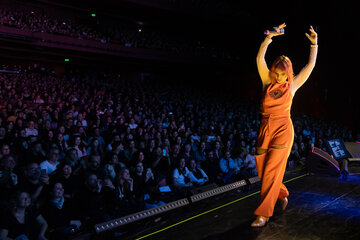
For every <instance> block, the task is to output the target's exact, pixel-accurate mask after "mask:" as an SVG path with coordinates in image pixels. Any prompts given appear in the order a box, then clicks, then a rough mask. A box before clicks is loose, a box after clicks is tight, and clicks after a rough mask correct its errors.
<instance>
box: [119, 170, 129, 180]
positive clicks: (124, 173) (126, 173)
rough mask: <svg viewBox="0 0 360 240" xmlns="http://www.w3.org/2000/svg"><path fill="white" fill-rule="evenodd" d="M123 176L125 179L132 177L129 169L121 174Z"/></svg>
mask: <svg viewBox="0 0 360 240" xmlns="http://www.w3.org/2000/svg"><path fill="white" fill-rule="evenodd" d="M121 177H122V178H123V179H125V180H127V179H129V178H130V172H129V170H127V169H125V170H124V171H123V172H122V174H121Z"/></svg>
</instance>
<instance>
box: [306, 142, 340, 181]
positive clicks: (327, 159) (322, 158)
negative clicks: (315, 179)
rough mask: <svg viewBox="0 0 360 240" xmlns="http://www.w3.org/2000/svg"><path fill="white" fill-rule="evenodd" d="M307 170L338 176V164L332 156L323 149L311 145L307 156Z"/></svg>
mask: <svg viewBox="0 0 360 240" xmlns="http://www.w3.org/2000/svg"><path fill="white" fill-rule="evenodd" d="M307 167H308V170H309V172H311V173H317V174H322V175H331V176H339V175H340V166H339V162H338V161H336V160H335V159H334V158H333V157H332V156H330V155H329V154H328V153H326V152H324V151H323V150H321V149H319V148H316V147H313V149H312V151H311V153H310V154H309V156H308V158H307Z"/></svg>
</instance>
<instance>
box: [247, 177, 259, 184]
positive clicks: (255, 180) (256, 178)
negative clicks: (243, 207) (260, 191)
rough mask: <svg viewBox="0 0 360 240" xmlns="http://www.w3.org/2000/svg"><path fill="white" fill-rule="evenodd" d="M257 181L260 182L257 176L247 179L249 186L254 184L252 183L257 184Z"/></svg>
mask: <svg viewBox="0 0 360 240" xmlns="http://www.w3.org/2000/svg"><path fill="white" fill-rule="evenodd" d="M259 181H260V179H259V177H258V176H256V177H252V178H249V182H250V184H254V183H257V182H259Z"/></svg>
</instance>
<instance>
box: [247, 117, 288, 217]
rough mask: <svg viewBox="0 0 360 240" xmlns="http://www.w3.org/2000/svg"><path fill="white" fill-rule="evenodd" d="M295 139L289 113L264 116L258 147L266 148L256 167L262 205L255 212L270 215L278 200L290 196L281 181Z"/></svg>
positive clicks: (258, 158)
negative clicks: (259, 181) (287, 114)
mask: <svg viewBox="0 0 360 240" xmlns="http://www.w3.org/2000/svg"><path fill="white" fill-rule="evenodd" d="M293 141H294V128H293V125H292V121H291V119H290V117H289V116H274V115H271V116H266V117H263V119H262V120H261V125H260V131H259V136H258V148H262V149H267V151H266V152H265V153H264V154H260V155H255V163H256V169H257V172H258V176H259V178H260V179H261V191H260V205H259V207H258V208H257V209H256V210H255V212H254V213H255V215H259V216H264V217H271V216H272V215H273V212H274V207H275V204H276V201H277V200H278V199H281V198H284V197H288V196H289V191H288V190H287V189H286V187H285V185H284V184H283V183H282V181H283V178H284V174H285V169H286V164H287V159H288V157H289V155H290V151H291V147H292V144H293Z"/></svg>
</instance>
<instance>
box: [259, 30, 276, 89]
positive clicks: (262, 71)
mask: <svg viewBox="0 0 360 240" xmlns="http://www.w3.org/2000/svg"><path fill="white" fill-rule="evenodd" d="M271 42H272V39H271V38H269V37H268V36H267V37H266V38H265V40H264V41H263V42H262V43H261V45H260V49H259V52H258V54H257V56H256V64H257V68H258V71H259V75H260V78H261V81H262V85H263V89H264V88H265V86H266V85H268V84H269V82H270V78H269V68H268V66H267V64H266V61H265V53H266V50H267V48H268V46H269V44H270V43H271Z"/></svg>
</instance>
